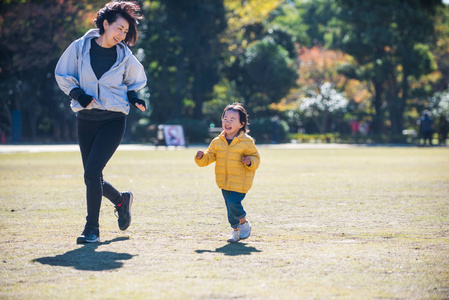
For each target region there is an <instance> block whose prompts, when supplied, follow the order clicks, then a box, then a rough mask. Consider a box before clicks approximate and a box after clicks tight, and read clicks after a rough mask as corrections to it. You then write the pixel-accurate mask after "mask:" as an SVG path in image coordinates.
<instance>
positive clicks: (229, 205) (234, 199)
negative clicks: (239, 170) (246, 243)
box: [221, 190, 246, 228]
mask: <svg viewBox="0 0 449 300" xmlns="http://www.w3.org/2000/svg"><path fill="white" fill-rule="evenodd" d="M221 192H222V193H223V197H224V199H225V203H226V209H227V211H228V221H229V224H231V227H232V228H237V227H238V226H239V225H240V219H243V218H244V217H245V216H246V212H245V210H244V209H243V206H242V201H243V199H244V198H245V196H246V194H242V193H238V192H232V191H227V190H221Z"/></svg>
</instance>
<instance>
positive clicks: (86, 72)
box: [55, 29, 147, 115]
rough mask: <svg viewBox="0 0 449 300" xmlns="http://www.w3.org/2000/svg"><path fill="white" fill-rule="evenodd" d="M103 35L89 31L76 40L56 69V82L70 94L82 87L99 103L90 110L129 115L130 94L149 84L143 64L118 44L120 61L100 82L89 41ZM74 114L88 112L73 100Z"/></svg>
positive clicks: (128, 50) (118, 59) (96, 31)
mask: <svg viewBox="0 0 449 300" xmlns="http://www.w3.org/2000/svg"><path fill="white" fill-rule="evenodd" d="M99 36H100V31H99V29H91V30H89V31H88V32H87V33H86V34H85V35H84V36H83V37H82V38H80V39H78V40H76V41H74V42H73V43H72V44H71V45H70V46H69V47H68V48H67V49H66V50H65V52H64V53H63V54H62V56H61V58H60V59H59V61H58V64H57V65H56V69H55V77H56V81H57V83H58V85H59V87H60V88H61V90H62V91H63V92H64V93H66V94H67V95H69V93H70V91H71V90H72V89H74V88H81V89H83V90H84V92H85V93H86V94H88V95H91V96H92V97H93V98H94V99H95V100H96V101H95V102H93V103H92V105H90V106H89V108H87V109H101V110H108V111H115V112H122V113H124V114H125V115H127V114H128V113H129V102H128V96H127V94H126V93H127V92H128V91H137V90H139V89H141V88H143V87H144V86H145V85H146V83H147V77H146V75H145V71H144V69H143V66H142V64H141V63H140V62H139V61H138V60H137V58H136V57H135V56H134V55H133V54H132V52H131V50H130V49H129V48H128V47H127V46H126V45H125V44H124V43H123V42H120V43H118V44H117V61H116V62H115V64H114V65H113V66H112V67H111V69H109V70H108V71H107V72H106V73H104V74H103V76H101V78H100V79H97V77H96V76H95V73H94V71H93V69H92V66H91V64H90V53H89V51H90V45H91V44H90V41H91V39H93V38H97V37H99ZM70 107H71V108H72V110H73V111H74V112H78V111H80V110H83V109H86V108H84V107H82V106H81V104H79V103H78V101H76V100H74V99H72V102H71V104H70Z"/></svg>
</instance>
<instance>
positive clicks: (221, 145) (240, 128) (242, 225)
mask: <svg viewBox="0 0 449 300" xmlns="http://www.w3.org/2000/svg"><path fill="white" fill-rule="evenodd" d="M221 121H222V128H223V131H222V132H221V133H220V135H219V136H218V137H216V138H215V139H213V140H212V142H211V143H210V145H209V147H208V148H207V150H206V151H205V152H203V151H201V150H200V151H198V152H197V154H196V156H195V162H196V163H197V165H198V166H200V167H205V166H207V165H209V164H211V163H213V162H216V163H215V179H216V182H217V185H218V187H219V188H220V189H221V190H222V193H223V197H224V199H225V203H226V209H227V211H228V221H229V223H230V224H231V227H232V228H233V231H232V234H231V237H230V238H229V239H228V243H237V242H238V241H239V240H241V239H247V238H248V237H249V236H250V234H251V225H250V224H249V222H248V221H247V220H246V212H245V210H244V209H243V206H242V200H243V198H245V196H246V193H247V192H248V191H249V189H250V188H251V185H252V183H253V179H254V175H255V173H256V169H257V168H258V167H259V163H260V156H259V153H258V151H257V148H256V145H255V144H254V140H253V139H252V138H251V137H250V136H249V135H248V134H247V132H248V131H249V130H248V114H247V113H246V110H245V108H244V107H243V106H242V105H241V104H240V103H234V104H230V105H228V106H226V108H225V109H224V111H223V114H222V116H221Z"/></svg>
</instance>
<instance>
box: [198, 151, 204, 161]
mask: <svg viewBox="0 0 449 300" xmlns="http://www.w3.org/2000/svg"><path fill="white" fill-rule="evenodd" d="M203 154H204V151H201V150H199V151H198V152H197V153H196V158H198V159H201V158H203Z"/></svg>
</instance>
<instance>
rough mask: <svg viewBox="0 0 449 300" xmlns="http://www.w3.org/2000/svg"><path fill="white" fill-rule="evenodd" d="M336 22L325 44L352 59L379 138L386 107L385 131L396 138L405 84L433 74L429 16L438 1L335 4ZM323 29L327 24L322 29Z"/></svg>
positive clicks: (353, 0)
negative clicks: (369, 91) (366, 85)
mask: <svg viewBox="0 0 449 300" xmlns="http://www.w3.org/2000/svg"><path fill="white" fill-rule="evenodd" d="M336 3H337V4H338V8H339V12H338V13H337V14H336V18H337V19H338V21H339V22H336V23H334V24H331V25H332V27H331V28H329V29H328V30H329V32H331V34H329V35H328V36H327V38H328V42H329V43H330V44H331V45H332V46H333V47H335V48H339V49H341V50H343V51H344V52H346V53H348V54H350V55H352V56H353V57H354V58H355V59H356V60H357V62H358V64H359V65H360V69H361V72H359V73H360V74H362V76H363V77H364V78H366V79H367V80H370V81H371V82H372V84H373V86H374V90H375V94H374V98H373V101H372V102H373V107H374V109H375V112H376V116H375V118H374V131H375V132H376V133H380V132H381V130H382V120H383V103H384V101H385V102H386V103H387V106H388V112H389V117H390V121H391V132H392V134H394V135H399V134H401V131H402V129H403V128H402V127H403V115H404V111H405V108H406V100H407V99H408V97H409V95H410V84H409V80H410V78H411V77H414V78H419V77H420V76H422V75H425V74H428V73H430V72H431V71H432V70H434V69H435V64H434V60H433V56H432V55H431V53H430V51H429V50H430V49H429V46H428V44H429V43H432V39H431V38H432V36H433V15H434V8H435V6H436V5H439V4H441V1H424V0H421V1H420V0H411V1H400V0H394V1H390V0H383V1H375V2H373V1H356V0H337V1H336ZM328 25H329V24H328Z"/></svg>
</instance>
